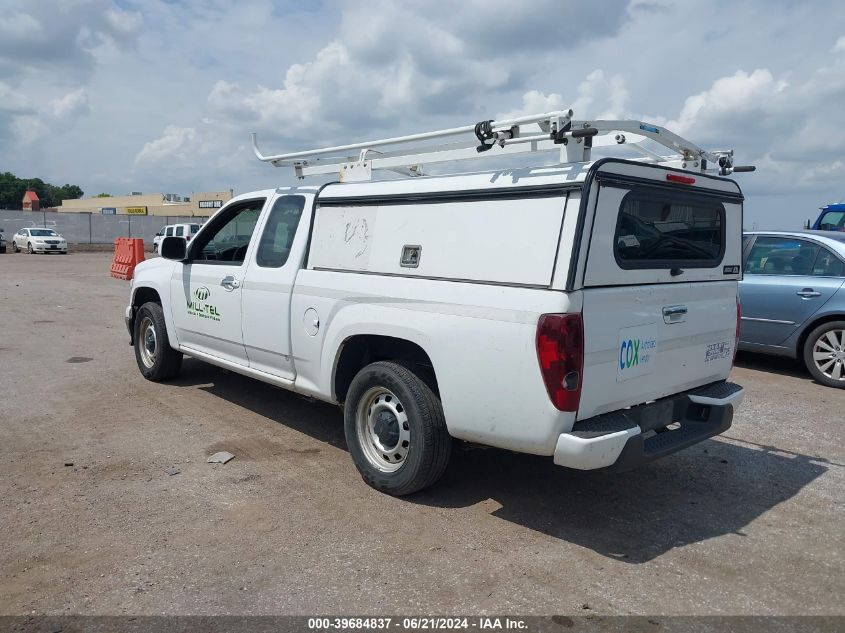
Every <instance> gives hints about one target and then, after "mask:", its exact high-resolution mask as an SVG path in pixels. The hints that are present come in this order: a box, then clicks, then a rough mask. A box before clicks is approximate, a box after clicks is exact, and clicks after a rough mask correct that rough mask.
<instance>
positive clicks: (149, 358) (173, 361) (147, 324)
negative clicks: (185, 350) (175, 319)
mask: <svg viewBox="0 0 845 633" xmlns="http://www.w3.org/2000/svg"><path fill="white" fill-rule="evenodd" d="M135 360H136V361H137V362H138V369H140V370H141V373H142V374H143V376H144V378H146V379H147V380H152V381H154V382H159V381H162V380H168V379H170V378H174V377H175V376H176V375H177V374H178V373H179V370H180V369H181V367H182V353H181V352H177V351H176V350H175V349H173V348H172V347H170V340H169V339H168V338H167V326H166V325H165V323H164V312H163V311H162V309H161V306H160V305H159V304H157V303H154V302H152V301H149V302H147V303H145V304H144V305H142V306H141V309H140V310H138V314H137V315H136V316H135Z"/></svg>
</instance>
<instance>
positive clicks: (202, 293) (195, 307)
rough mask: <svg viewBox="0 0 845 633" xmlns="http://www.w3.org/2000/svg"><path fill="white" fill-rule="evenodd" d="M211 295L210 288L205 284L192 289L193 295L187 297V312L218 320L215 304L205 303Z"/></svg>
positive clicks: (218, 314) (218, 313)
mask: <svg viewBox="0 0 845 633" xmlns="http://www.w3.org/2000/svg"><path fill="white" fill-rule="evenodd" d="M210 296H211V290H209V289H208V288H206V287H205V286H200V287H199V288H197V289H196V290H194V294H193V297H192V298H191V299H188V302H187V303H188V314H190V315H191V316H195V317H200V318H201V319H211V320H212V321H219V320H220V312H219V311H218V310H217V306H216V305H212V304H210V303H207V301H208V298H209V297H210Z"/></svg>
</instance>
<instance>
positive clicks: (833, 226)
mask: <svg viewBox="0 0 845 633" xmlns="http://www.w3.org/2000/svg"><path fill="white" fill-rule="evenodd" d="M818 229H819V230H820V231H845V211H828V212H827V213H823V214H822V216H821V217H820V218H819V225H818Z"/></svg>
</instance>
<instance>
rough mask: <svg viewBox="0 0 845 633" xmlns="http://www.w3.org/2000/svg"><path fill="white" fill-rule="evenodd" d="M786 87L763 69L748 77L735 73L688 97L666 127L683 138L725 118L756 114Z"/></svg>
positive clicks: (741, 72)
mask: <svg viewBox="0 0 845 633" xmlns="http://www.w3.org/2000/svg"><path fill="white" fill-rule="evenodd" d="M788 85H789V84H788V83H787V82H786V81H784V80H778V81H776V80H775V79H774V77H772V73H771V72H770V71H769V70H768V69H766V68H761V69H757V70H754V71H753V72H752V73H751V74H748V73H746V72H745V71H742V70H738V71H736V72H735V73H734V74H733V75H730V76H728V77H721V78H719V79H717V80H716V81H714V82H713V85H712V86H711V87H710V88H709V89H708V90H705V91H704V92H701V93H699V94H696V95H693V96H691V97H688V98H687V100H686V101H685V102H684V107H683V109H682V110H681V113H680V116H679V117H678V118H677V119H675V120H673V121H670V122H669V124H668V125H669V126H670V127H671V128H672V130H673V131H676V132H677V133H678V134H686V133H689V132H694V131H696V129H699V130H700V129H701V128H702V127H705V126H713V125H716V124H718V123H719V122H720V120H721V119H724V118H726V117H737V116H739V115H744V114H748V113H758V114H759V113H761V112H765V111H766V110H767V109H770V108H771V104H772V102H773V101H775V100H777V99H778V98H779V95H780V94H782V93H783V92H784V90H786V88H787V87H788Z"/></svg>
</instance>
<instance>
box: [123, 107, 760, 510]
mask: <svg viewBox="0 0 845 633" xmlns="http://www.w3.org/2000/svg"><path fill="white" fill-rule="evenodd" d="M570 115H571V112H570V113H563V116H558V117H550V115H548V114H547V115H538V117H546V118H545V119H543V118H538V119H535V120H534V121H533V122H535V123H536V122H539V125H540V128H541V129H543V130H545V132H544V133H543V134H541V135H540V136H542V139H540V136H538V137H537V138H538V139H540V140H536V141H534V142H530V141H528V142H524V143H522V144H519V145H517V144H516V143H515V141H516V140H518V139H519V138H522V137H524V133H523V136H522V137H520V135H519V125H526V123H525V121H526V119H520V120H518V121H517V123H513V122H500V123H495V124H491V122H486V123H484V122H483V123H482V124H479V125H480V126H482V127H481V128H480V129H479V125H477V126H475V128H474V130H475V135H476V137H477V138H478V139H479V142H480V143H481V145H479V147H482V146H489V147H490V148H492V151H490V152H487V151H486V150H484V151H483V152H479V151H478V150H476V149H475V148H474V147H473V148H471V149H472V150H473V153H477V155H478V157H481V158H484V157H486V154H494V152H496V151H499V152H501V153H503V154H507V153H509V151H508V148H514V151H513V152H510V153H516V150H517V149H520V148H526V149H527V148H528V147H529V146H530V148H531V151H538V150H549V147H548V145H549V144H551V145H553V146H554V147H552V148H551V151H559V152H561V160H560V162H559V164H556V165H553V166H546V167H538V168H527V167H526V168H515V169H507V170H496V171H483V172H477V173H470V174H460V175H446V176H425V177H409V178H403V179H391V180H382V181H372V180H370V178H371V171H370V169H371V168H376V169H378V168H380V167H381V166H382V165H381V164H379V163H378V162H377V160H383V161H385V162H384V167H385V168H391V169H392V168H394V167H395V165H396V164H397V160H398V161H400V162H401V160H405V161H406V163H407V164H408V165H410V166H411V172H410V173H419V171H420V170H419V167H418V165H419V163H420V162H423V161H422V159H427V160H429V161H430V162H435V161H436V160H459V159H462V158H464V157H468V156H470V155H471V154H466V153H461V151H458V154H460V155H456V154H455V152H456V151H457V150H455V149H454V144H452V145H448V146H446V149H443V150H442V151H443V152H444V154H443V155H442V156H440V157H439V158H438V157H437V156H435V154H437V152H435V151H434V150H431V149H430V148H426V149H424V150H423V151H422V153H417V154H415V155H413V156H408V155H407V150H405V151H404V152H405V153H402V152H399V153H398V154H401V155H399V156H398V157H397V156H392V157H391V155H390V154H388V153H385V154H382V155H376V154H374V153H373V154H368V153H367V150H366V149H362V148H364V147H365V144H359V145H350V146H345V147H343V148H327V149H326V150H319V151H316V150H315V151H314V152H313V153H314V154H317V153H319V154H322V155H325V154H327V153H332V152H335V153H337V152H340V151H341V150H343V151H344V152H346V154H345V155H346V156H347V158H344V159H343V160H341V161H340V162H337V161H336V162H337V165H340V171H341V175H342V176H343V180H344V181H343V182H338V183H332V184H328V185H324V186H322V187H319V188H318V187H309V186H302V187H283V188H278V189H270V190H266V191H256V192H253V193H249V194H244V195H241V196H238V197H236V198H234V199H233V200H231V201H230V202H228V203H227V204H226V205H225V206H224V207H223V208H222V209H221V210H220V211H219V212H217V213H216V214H215V215H214V216H213V217H212V218H211V219H210V220H209V221H208V222H207V223H206V224H205V225H204V226H203V227H202V229H201V230H200V231H199V233H198V234H197V235H196V237H194V239H193V240H192V241H191V242H190V243H187V244H186V242H185V240H184V239H177V238H165V239H164V241H163V242H162V245H161V254H162V257H160V258H156V259H152V260H148V261H145V262H143V263H141V264H140V265H139V266H138V267H137V268H136V270H135V278H134V280H133V283H132V289H131V296H130V299H129V305H128V307H127V308H126V315H125V318H126V324H127V327H128V329H129V333H130V336H131V340H132V343H133V344H134V346H135V353H136V358H137V362H138V366H139V368H140V370H141V373H142V374H143V375H144V377H146V378H148V379H150V380H156V381H160V380H167V379H169V378H172V377H174V376H175V375H176V374H177V373H178V372H179V370H180V366H181V361H182V356H183V354H187V355H189V356H191V357H194V358H197V359H201V360H204V361H207V362H209V363H213V364H215V365H218V366H220V367H224V368H226V369H230V370H233V371H236V372H239V373H241V374H244V375H247V376H252V377H254V378H257V379H259V380H263V381H265V382H268V383H271V384H274V385H277V386H279V387H282V388H285V389H290V390H293V391H295V392H297V393H300V394H304V395H307V396H312V397H314V398H319V399H321V400H325V401H328V402H332V403H337V404H339V405H341V406H343V407H344V414H345V432H346V439H347V443H348V447H349V451H350V453H351V455H352V458H353V460H354V462H355V464H356V466H357V468H358V469H359V471H360V473H361V475H362V476H363V478H364V480H365V481H366V482H367V483H368V484H370V485H371V486H373V487H375V488H376V489H378V490H381V491H384V492H387V493H389V494H394V495H402V494H408V493H411V492H414V491H417V490H420V489H422V488H424V487H426V486H428V485H430V484H432V483H433V482H435V481H436V480H437V479H438V477H440V475H441V474H442V473H443V471H444V469H445V468H446V465H447V462H448V460H449V457H450V452H451V446H452V440H453V438H456V439H459V440H464V441H467V442H473V443H478V444H484V445H489V446H496V447H501V448H505V449H510V450H513V451H520V452H525V453H532V454H536V455H548V456H553V458H554V462H555V463H556V464H559V465H561V466H566V467H571V468H577V469H599V468H608V469H616V470H627V469H630V468H633V467H635V466H638V465H640V464H643V463H646V462H648V461H651V460H653V459H656V458H658V457H661V456H664V455H667V454H669V453H672V452H674V451H677V450H680V449H682V448H684V447H687V446H690V445H692V444H694V443H696V442H700V441H702V440H704V439H705V438H708V437H711V436H713V435H715V434H718V433H721V432H723V431H724V430H726V429H727V428H728V427H729V426H730V424H731V420H732V417H733V412H734V408H735V407H736V406H738V404H739V403H740V401H741V399H742V396H743V390H742V388H741V387H739V386H738V385H735V384H732V383H730V382H727V381H726V380H727V378H728V376H729V374H730V372H731V368H732V364H733V357H734V352H735V349H736V336H737V332H738V315H739V305H738V299H737V282H738V280H739V279H740V276H741V269H740V262H741V232H742V201H743V197H742V194H741V192H740V189H739V187H738V185H737V184H736V183H735V182H734V181H732V180H730V179H727V178H724V177H718V176H713V175H709V174H707V173H705V171H706V170H708V168H709V167H711V166H712V165H713V164H718V166H719V169H720V170H721V173H722V174H727V173H730V172H731V171H732V170H736V171H739V170H741V169H743V170H750V169H751V168H739V167H736V168H734V167H733V166H732V159H731V157H732V154H730V153H721V154H711V153H708V152H705V151H704V150H700V149H698V148H696V147H695V146H694V145H692V144H691V143H687V142H684V143H681V142H680V141H682V140H683V139H680V137H677V136H675V135H672V134H671V132H669V131H667V130H664V129H663V128H658V127H656V126H649V125H647V124H641V123H639V122H619V121H614V122H602V121H594V122H586V123H581V122H577V124H576V122H574V121H571V118H570ZM611 124H612V125H611ZM485 125H486V127H485ZM632 125H634V126H636V125H639V126H640V128H639V129H640V130H643V135H642V136H643V137H649V138H652V139H654V138H655V137H657V140H658V141H661V142H664V144H665V145H667V146H671V147H673V148H675V149H676V150H677V151H680V152H681V155H680V157H675V158H672V159H665V160H663V159H657V158H655V156H656V155H655V154H654V153H653V152H652V151H649V150H643V151H644V152H646V155H647V156H648V157H649V158H648V159H647V160H627V159H618V158H604V159H601V160H598V161H595V162H590V161H589V158H590V151H589V150H590V148H591V147H592V140H593V137H596V139H597V140H600V139H601V138H603V137H606V136H607V134H606V133H605V130H608V129H614V130H619V129H622V130H623V131H624V130H628V135H629V136H634V134H633V133H632V129H636V128H632V127H631V126H632ZM642 126H646V127H642ZM549 128H551V131H549ZM523 129H524V128H523ZM447 132H449V133H455V130H449V131H447ZM443 135H444V134H440V136H443ZM417 136H418V137H420V138H423V137H425V135H417ZM620 137H622V140H620ZM613 138H615V143H619V144H621V143H624V141H625V138H624V135H622V134H617V135H616V136H615V137H613ZM406 139H411V140H418V138H417V137H406ZM676 139H680V140H676ZM669 141H671V144H670V143H669ZM395 142H397V139H387V140H385V141H383V142H373V143H371V144H368V145H367V147H370V146H379V143H384V144H391V143H395ZM512 143H513V144H512ZM567 145H569V146H573V147H567ZM578 145H581V147H577V146H578ZM597 146H598V144H597ZM358 149H362V151H361V153H360V154H359V155H358V156H357V158H355V152H356V151H357V150H358ZM350 152H351V154H350ZM256 153H257V154H259V157H260V158H262V159H263V160H266V161H267V162H271V163H273V164H276V165H293V166H294V168H295V169H296V170H297V173H298V174H300V175H309V171H308V170H309V167H310V168H311V169H314V170H315V173H318V172H317V171H316V170H317V169H325V167H324V166H322V163H320V161H314V160H306V159H305V158H303V156H304V155H305V154H307V153H305V152H303V153H299V154H294V155H281V156H275V157H264V156H262V155H261V154H260V152H259V150H258V148H257V146H256ZM393 154H397V152H394V153H393ZM350 155H351V156H352V158H348V156H350ZM579 159H580V160H579ZM391 161H392V162H391ZM350 181H351V182H350Z"/></svg>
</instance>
